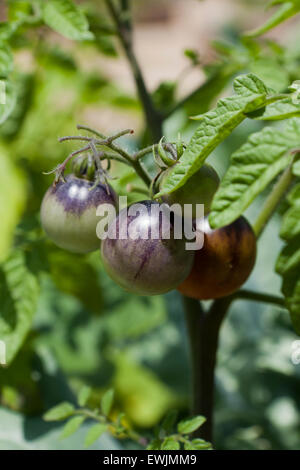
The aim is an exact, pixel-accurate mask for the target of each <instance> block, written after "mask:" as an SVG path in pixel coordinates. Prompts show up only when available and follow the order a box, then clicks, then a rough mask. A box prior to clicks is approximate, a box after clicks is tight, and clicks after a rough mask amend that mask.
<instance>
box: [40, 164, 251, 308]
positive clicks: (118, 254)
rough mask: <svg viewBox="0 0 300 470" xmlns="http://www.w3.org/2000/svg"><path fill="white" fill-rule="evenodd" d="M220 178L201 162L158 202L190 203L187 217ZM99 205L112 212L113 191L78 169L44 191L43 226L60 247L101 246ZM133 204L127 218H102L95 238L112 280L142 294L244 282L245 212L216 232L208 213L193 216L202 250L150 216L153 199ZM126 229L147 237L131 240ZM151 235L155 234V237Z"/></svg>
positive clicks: (208, 294) (230, 288)
mask: <svg viewBox="0 0 300 470" xmlns="http://www.w3.org/2000/svg"><path fill="white" fill-rule="evenodd" d="M167 172H168V170H167V171H166V173H167ZM162 181H163V180H162ZM218 183H219V179H218V176H217V174H216V172H215V171H214V170H213V168H211V167H209V166H208V165H204V166H203V167H202V168H201V169H200V170H198V172H196V173H195V174H194V175H193V176H192V178H190V179H189V180H188V182H187V183H186V184H185V185H184V186H183V187H182V188H180V189H179V190H177V191H175V192H173V193H171V194H170V195H168V196H167V197H165V198H164V202H166V203H168V204H173V203H178V204H180V205H184V204H192V207H193V210H192V216H193V215H194V206H195V205H196V204H204V205H205V213H206V214H207V212H208V211H209V207H210V204H211V201H212V198H213V195H214V193H215V191H216V189H217V186H218ZM102 204H112V205H113V206H114V207H115V208H116V209H117V196H116V194H115V192H114V190H113V189H112V188H111V186H110V185H108V184H107V183H105V184H104V183H100V182H99V181H96V182H95V181H90V180H89V179H88V178H86V175H85V174H84V172H83V174H78V173H77V174H76V175H75V174H70V175H69V176H67V177H66V179H64V180H63V181H59V182H58V183H57V184H54V185H53V186H51V187H50V188H49V189H48V191H47V193H46V194H45V196H44V199H43V202H42V206H41V222H42V226H43V228H44V230H45V232H46V233H47V235H48V236H49V238H51V239H52V240H53V241H54V243H56V244H57V245H58V246H59V247H61V248H64V249H66V250H69V251H72V252H76V253H87V252H90V251H94V250H96V249H97V248H99V247H100V240H99V235H100V236H101V234H99V232H97V234H96V227H97V224H98V222H99V217H98V216H97V215H96V209H97V208H99V206H101V205H102ZM139 204H140V207H142V208H143V209H144V210H143V211H142V213H140V212H139V211H138V212H137V213H136V214H135V215H129V214H130V212H129V211H128V208H125V209H123V210H121V211H120V213H119V214H118V215H116V217H113V218H112V219H111V220H108V225H107V226H106V235H107V236H106V238H104V239H103V241H102V242H101V255H102V260H103V264H104V267H105V269H106V271H107V273H108V274H109V275H110V276H111V278H112V279H113V280H114V281H115V282H116V283H117V284H119V285H120V286H122V287H123V288H124V289H126V290H127V291H130V292H134V293H136V294H140V295H155V294H163V293H165V292H168V291H170V290H172V289H176V288H177V289H178V290H179V291H180V292H182V293H183V294H184V295H186V296H189V297H193V298H196V299H213V298H217V297H222V296H225V295H228V294H230V293H232V292H234V291H235V290H237V289H238V288H239V287H240V286H241V285H242V284H243V283H244V282H245V280H246V279H247V277H248V276H249V274H250V272H251V271H252V268H253V266H254V262H255V255H256V240H255V235H254V233H253V230H252V228H251V226H250V225H249V223H248V222H247V221H246V219H245V218H244V217H240V218H239V219H237V220H236V221H235V222H233V223H232V224H230V225H228V226H226V227H222V228H220V229H216V230H212V229H211V228H210V226H209V223H208V219H207V217H205V218H204V219H201V220H194V227H195V235H196V236H198V235H199V234H203V237H204V243H203V247H202V249H200V250H197V251H190V250H187V249H186V240H185V239H184V237H182V238H181V239H177V238H178V237H176V236H175V232H174V217H173V221H172V217H171V218H170V217H167V214H164V213H163V212H161V211H157V212H155V214H157V215H155V216H153V212H152V211H151V209H153V207H155V206H158V205H159V204H158V202H156V201H153V200H146V201H142V202H140V203H139ZM173 215H174V214H173ZM175 217H178V216H177V215H175ZM167 219H168V220H167ZM168 224H169V225H168ZM129 226H130V227H131V228H134V231H135V233H141V231H142V232H143V234H145V233H146V236H133V237H132V236H131V235H130V234H129V232H128V227H129ZM166 227H167V228H168V230H169V235H168V236H167V237H166V236H165V235H166V234H165V233H164V231H165V230H166ZM112 232H113V234H112ZM153 232H154V233H157V234H158V235H157V236H156V237H154V238H153V237H152V236H151V234H152V233H153ZM112 235H113V236H112Z"/></svg>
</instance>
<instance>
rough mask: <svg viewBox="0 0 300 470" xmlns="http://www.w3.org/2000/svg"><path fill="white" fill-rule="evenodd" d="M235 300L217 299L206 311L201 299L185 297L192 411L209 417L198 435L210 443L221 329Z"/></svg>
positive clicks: (229, 297) (227, 298)
mask: <svg viewBox="0 0 300 470" xmlns="http://www.w3.org/2000/svg"><path fill="white" fill-rule="evenodd" d="M232 301H233V298H232V297H231V296H228V297H224V298H222V299H218V300H215V301H214V303H213V304H212V306H211V308H210V310H209V311H208V312H204V310H203V308H202V306H201V304H200V302H199V301H197V300H194V299H190V298H188V297H183V304H184V310H185V316H186V324H187V329H188V334H189V339H190V349H191V361H192V382H193V404H192V412H193V414H195V415H199V414H200V415H203V416H205V418H206V420H207V421H206V422H205V423H204V425H203V426H201V428H200V429H199V430H198V431H197V433H195V435H198V436H199V437H201V438H203V439H205V440H207V441H210V442H212V437H213V405H214V373H215V365H216V355H217V348H218V339H219V331H220V327H221V324H222V321H223V319H224V317H225V315H226V312H227V311H228V309H229V307H230V304H231V302H232Z"/></svg>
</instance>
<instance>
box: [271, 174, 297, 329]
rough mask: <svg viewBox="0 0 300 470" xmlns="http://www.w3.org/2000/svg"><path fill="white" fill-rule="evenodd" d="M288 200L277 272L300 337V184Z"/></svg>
mask: <svg viewBox="0 0 300 470" xmlns="http://www.w3.org/2000/svg"><path fill="white" fill-rule="evenodd" d="M287 200H288V203H289V208H288V209H287V211H286V212H285V214H284V217H283V220H282V225H281V230H280V235H281V238H283V239H284V240H285V241H286V243H285V246H284V247H283V248H282V250H281V253H280V255H279V256H278V259H277V262H276V271H277V272H278V273H279V274H280V275H281V276H282V281H283V282H282V293H283V295H284V296H285V300H286V306H287V308H288V309H289V312H290V316H291V321H292V324H293V327H294V329H295V331H296V333H298V335H300V224H299V217H300V183H298V184H297V185H296V186H294V187H293V188H292V190H291V191H290V193H289V195H288V197H287Z"/></svg>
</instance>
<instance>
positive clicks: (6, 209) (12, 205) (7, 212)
mask: <svg viewBox="0 0 300 470" xmlns="http://www.w3.org/2000/svg"><path fill="white" fill-rule="evenodd" d="M25 204H26V180H25V176H24V174H23V173H22V172H20V169H19V168H18V167H17V166H16V165H15V163H14V162H13V160H12V158H11V155H10V153H9V152H8V151H7V150H5V148H4V147H2V146H1V147H0V220H1V232H0V262H1V261H4V260H5V259H6V258H7V256H8V255H9V253H10V249H11V246H12V242H13V237H14V232H15V228H16V226H17V224H18V222H19V220H20V217H21V214H22V212H23V210H24V206H25ZM0 305H1V300H0ZM0 311H1V309H0ZM2 313H3V310H2ZM3 314H4V313H3ZM0 318H1V314H0ZM0 321H1V320H0ZM0 339H1V338H0Z"/></svg>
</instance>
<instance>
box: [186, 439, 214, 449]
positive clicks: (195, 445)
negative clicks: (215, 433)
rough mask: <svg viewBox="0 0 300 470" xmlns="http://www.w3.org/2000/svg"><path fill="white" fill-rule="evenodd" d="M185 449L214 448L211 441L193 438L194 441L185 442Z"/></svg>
mask: <svg viewBox="0 0 300 470" xmlns="http://www.w3.org/2000/svg"><path fill="white" fill-rule="evenodd" d="M184 449H185V450H208V449H212V445H211V443H210V442H206V441H204V440H203V439H193V440H192V441H186V442H185V444H184Z"/></svg>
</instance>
